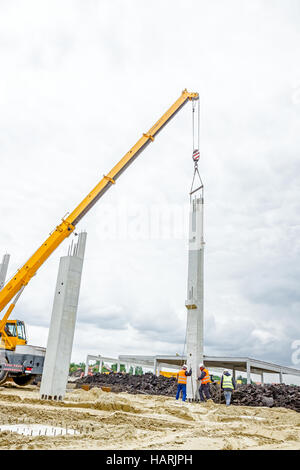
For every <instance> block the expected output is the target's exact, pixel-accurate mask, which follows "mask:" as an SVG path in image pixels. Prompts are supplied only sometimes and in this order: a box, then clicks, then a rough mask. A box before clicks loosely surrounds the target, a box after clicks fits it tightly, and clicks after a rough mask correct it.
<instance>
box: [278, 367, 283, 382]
mask: <svg viewBox="0 0 300 470" xmlns="http://www.w3.org/2000/svg"><path fill="white" fill-rule="evenodd" d="M279 383H281V384H283V374H282V370H281V371H280V372H279Z"/></svg>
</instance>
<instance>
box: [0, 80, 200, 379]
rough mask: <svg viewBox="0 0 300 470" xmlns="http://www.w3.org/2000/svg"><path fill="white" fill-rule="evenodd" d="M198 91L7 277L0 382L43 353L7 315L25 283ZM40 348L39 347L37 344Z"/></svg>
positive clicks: (29, 367)
mask: <svg viewBox="0 0 300 470" xmlns="http://www.w3.org/2000/svg"><path fill="white" fill-rule="evenodd" d="M198 99H199V95H198V93H189V92H188V91H187V90H186V89H185V90H183V92H182V94H181V96H180V97H179V98H178V99H177V100H176V101H175V103H174V104H173V105H172V106H171V107H170V108H169V109H168V110H167V111H166V112H165V114H163V116H162V117H161V118H160V119H159V120H158V121H157V122H156V123H155V124H154V126H153V127H151V129H149V131H148V132H147V133H145V134H143V136H142V137H141V138H140V139H139V140H138V141H137V142H136V144H135V145H134V146H133V147H132V148H131V149H130V150H129V151H128V152H127V153H126V154H125V155H124V157H123V158H122V159H121V160H120V161H119V162H118V163H117V164H116V165H115V166H114V167H113V168H112V170H111V171H110V172H109V173H108V174H107V175H105V176H103V178H102V179H101V181H99V183H98V184H97V185H96V186H95V187H94V189H92V191H91V192H90V193H89V194H88V195H87V196H86V197H85V198H84V199H83V200H82V201H81V202H80V204H79V205H78V206H77V207H76V208H75V209H74V210H73V212H72V213H71V214H70V215H69V216H68V217H66V218H63V219H62V222H61V223H60V224H59V225H58V226H57V227H56V228H55V230H54V231H53V232H52V233H51V234H50V236H49V237H48V238H47V240H45V241H44V243H42V245H41V246H40V247H39V248H38V249H37V251H36V252H35V253H34V254H33V255H32V256H31V257H30V258H29V259H28V261H27V262H26V263H25V264H24V266H22V268H20V269H19V270H18V271H17V273H16V274H15V275H14V276H13V277H12V279H10V281H8V282H7V283H6V284H5V286H4V287H3V288H2V290H1V291H0V312H2V311H3V310H4V309H5V308H7V310H6V313H5V314H4V316H3V318H2V320H1V321H0V384H1V383H4V382H5V380H6V379H7V377H8V376H11V377H12V378H13V380H14V381H15V382H16V383H18V384H19V385H24V384H26V383H28V382H29V379H31V378H32V377H34V376H36V375H38V374H41V372H42V368H43V362H44V357H43V354H42V353H41V351H36V349H33V348H35V347H30V346H28V348H31V349H28V348H27V349H26V348H25V349H24V345H27V339H26V334H25V325H24V323H23V322H22V321H20V320H11V321H9V322H8V318H9V316H10V314H11V312H12V310H13V309H14V307H15V305H16V302H17V300H18V299H19V297H20V295H21V293H22V291H23V290H24V288H25V286H26V285H27V284H28V282H29V281H30V279H31V278H32V277H33V276H34V275H35V274H36V272H37V270H38V269H39V267H40V266H41V265H42V264H43V263H44V262H45V261H46V260H47V258H48V257H49V256H50V255H51V253H53V251H54V250H55V249H56V248H57V247H58V246H59V245H60V244H61V243H62V242H63V241H64V240H65V239H66V238H67V237H68V236H69V235H70V234H71V233H72V232H73V231H74V229H75V227H76V225H77V224H78V222H79V221H80V220H81V219H82V217H83V216H84V215H85V214H86V213H87V212H88V211H89V210H90V209H91V207H93V205H94V204H95V203H96V202H97V201H98V200H99V199H100V198H101V197H102V196H103V195H104V193H105V192H106V191H107V190H108V189H109V188H110V187H111V186H112V185H114V184H115V183H116V181H117V179H118V178H119V176H121V174H122V173H123V171H124V170H126V168H127V167H128V166H129V165H130V164H131V163H132V162H133V161H134V160H135V159H136V157H137V156H138V155H139V154H140V153H141V152H142V151H143V150H144V149H145V148H146V147H147V145H148V144H149V143H151V142H153V141H154V138H155V136H156V135H157V134H158V133H159V132H160V131H161V130H162V129H163V127H164V126H165V125H166V124H167V123H168V122H169V121H170V120H171V119H172V118H173V117H174V116H175V114H176V113H177V112H178V111H179V110H180V109H181V108H182V107H183V106H184V105H185V104H186V103H187V102H188V101H197V100H198ZM40 349H42V348H40Z"/></svg>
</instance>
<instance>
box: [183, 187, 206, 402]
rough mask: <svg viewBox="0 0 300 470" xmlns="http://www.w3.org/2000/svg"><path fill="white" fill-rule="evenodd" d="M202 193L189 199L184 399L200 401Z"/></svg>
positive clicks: (201, 350) (201, 356) (201, 354)
mask: <svg viewBox="0 0 300 470" xmlns="http://www.w3.org/2000/svg"><path fill="white" fill-rule="evenodd" d="M203 251H204V240H203V193H202V192H201V193H200V195H197V196H194V197H192V198H191V202H190V221H189V257H188V288H187V300H186V303H185V306H186V308H187V326H186V357H187V367H188V370H189V369H190V368H192V376H191V377H188V379H187V399H188V400H199V390H198V388H199V387H198V381H197V379H198V376H199V372H200V371H199V366H200V364H201V363H202V362H203Z"/></svg>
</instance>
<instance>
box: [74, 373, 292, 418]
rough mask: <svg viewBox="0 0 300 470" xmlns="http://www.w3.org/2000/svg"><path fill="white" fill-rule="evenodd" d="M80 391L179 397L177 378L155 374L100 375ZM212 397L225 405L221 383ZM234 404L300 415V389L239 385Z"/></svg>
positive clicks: (213, 387) (212, 387) (214, 385)
mask: <svg viewBox="0 0 300 470" xmlns="http://www.w3.org/2000/svg"><path fill="white" fill-rule="evenodd" d="M75 383H76V386H77V387H78V388H80V387H81V385H83V384H88V385H90V386H91V387H101V386H105V387H108V386H109V387H111V391H113V392H128V393H133V394H137V393H143V394H146V395H165V396H173V397H175V395H176V391H177V383H176V379H175V378H168V377H164V376H162V375H160V376H159V377H156V375H153V374H152V373H147V374H144V375H129V374H124V373H110V374H100V373H96V374H94V375H92V376H87V377H82V378H81V379H78V380H76V382H75ZM210 392H211V397H212V399H213V401H214V402H215V403H225V400H224V394H223V392H221V390H220V386H219V385H218V384H217V383H212V384H210ZM232 404H233V405H241V406H268V407H283V408H289V409H292V410H295V411H298V412H300V387H298V386H295V385H285V384H272V385H254V384H251V385H239V386H238V388H237V390H235V391H234V393H233V396H232Z"/></svg>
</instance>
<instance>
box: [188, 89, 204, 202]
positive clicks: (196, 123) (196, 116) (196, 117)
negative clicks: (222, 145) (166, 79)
mask: <svg viewBox="0 0 300 470" xmlns="http://www.w3.org/2000/svg"><path fill="white" fill-rule="evenodd" d="M196 106H197V108H196ZM196 110H197V112H196ZM192 121H193V122H192V125H193V157H192V158H193V162H194V175H193V181H192V186H191V190H190V196H191V195H192V194H194V193H195V192H197V191H199V190H200V189H202V188H203V183H202V180H201V176H200V173H199V170H198V162H199V160H200V97H199V99H198V100H197V101H193V102H192ZM196 175H197V176H198V180H199V183H200V185H199V186H198V187H197V188H196V189H194V184H195V178H196ZM199 183H198V184H199Z"/></svg>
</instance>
